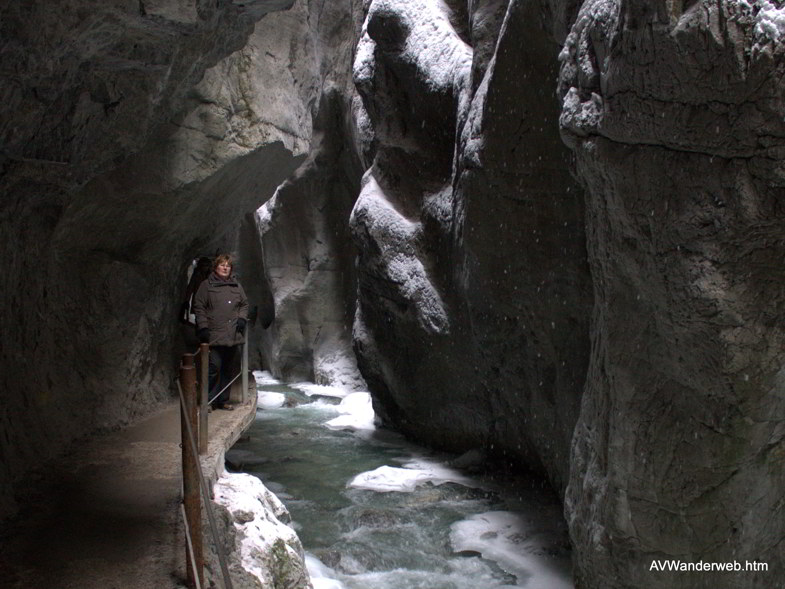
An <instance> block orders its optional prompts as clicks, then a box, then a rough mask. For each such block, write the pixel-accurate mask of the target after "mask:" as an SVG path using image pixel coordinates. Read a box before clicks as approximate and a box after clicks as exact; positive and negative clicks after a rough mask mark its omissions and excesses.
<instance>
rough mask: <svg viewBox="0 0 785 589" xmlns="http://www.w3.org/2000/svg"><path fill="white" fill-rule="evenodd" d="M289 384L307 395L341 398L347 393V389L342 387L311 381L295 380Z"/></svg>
mask: <svg viewBox="0 0 785 589" xmlns="http://www.w3.org/2000/svg"><path fill="white" fill-rule="evenodd" d="M289 386H290V387H291V388H293V389H297V390H298V391H301V392H303V393H305V394H306V395H308V396H309V397H313V396H314V395H320V396H322V397H335V398H337V399H343V398H344V397H345V396H346V395H348V394H349V391H347V390H346V389H345V388H343V387H339V386H328V385H323V384H314V383H312V382H296V383H294V384H290V385H289Z"/></svg>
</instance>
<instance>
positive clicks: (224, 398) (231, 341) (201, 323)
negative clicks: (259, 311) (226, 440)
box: [193, 254, 248, 411]
mask: <svg viewBox="0 0 785 589" xmlns="http://www.w3.org/2000/svg"><path fill="white" fill-rule="evenodd" d="M193 311H194V315H196V335H197V337H198V338H199V341H200V342H203V343H209V344H210V368H209V377H210V381H209V387H210V399H213V397H215V395H216V394H217V393H218V391H221V394H220V395H219V396H218V397H217V398H216V399H215V401H214V407H215V408H216V409H226V410H229V411H230V410H232V409H234V406H233V405H232V404H231V403H229V389H228V387H227V385H228V384H229V382H230V381H231V380H232V377H233V376H234V375H232V374H230V371H231V369H232V365H233V360H234V356H235V352H236V351H237V346H238V345H239V344H241V343H243V341H244V335H245V324H246V321H247V319H248V299H247V298H246V297H245V291H244V290H243V287H242V286H240V283H239V282H237V279H236V278H235V276H234V275H233V274H232V258H231V256H229V255H226V254H221V255H220V256H218V257H216V258H215V261H214V262H213V271H212V273H211V274H210V275H209V276H208V277H207V280H205V281H204V282H202V284H201V286H199V289H198V290H197V291H196V296H195V297H194V304H193ZM224 389H225V390H224Z"/></svg>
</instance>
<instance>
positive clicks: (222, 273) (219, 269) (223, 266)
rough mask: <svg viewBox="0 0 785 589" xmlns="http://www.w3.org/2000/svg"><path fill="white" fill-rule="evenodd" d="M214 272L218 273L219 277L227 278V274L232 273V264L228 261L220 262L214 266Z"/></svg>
mask: <svg viewBox="0 0 785 589" xmlns="http://www.w3.org/2000/svg"><path fill="white" fill-rule="evenodd" d="M215 273H216V274H218V277H219V278H223V279H226V278H229V275H230V274H231V273H232V265H231V264H230V263H228V262H221V263H220V264H218V265H217V266H216V267H215Z"/></svg>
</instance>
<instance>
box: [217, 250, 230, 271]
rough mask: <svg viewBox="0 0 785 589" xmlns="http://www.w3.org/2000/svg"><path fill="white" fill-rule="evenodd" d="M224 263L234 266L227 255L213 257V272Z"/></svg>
mask: <svg viewBox="0 0 785 589" xmlns="http://www.w3.org/2000/svg"><path fill="white" fill-rule="evenodd" d="M224 262H226V263H227V264H229V266H234V263H233V262H232V256H230V255H229V254H220V255H218V256H215V260H213V270H215V269H216V268H217V267H218V266H219V265H221V264H223V263H224Z"/></svg>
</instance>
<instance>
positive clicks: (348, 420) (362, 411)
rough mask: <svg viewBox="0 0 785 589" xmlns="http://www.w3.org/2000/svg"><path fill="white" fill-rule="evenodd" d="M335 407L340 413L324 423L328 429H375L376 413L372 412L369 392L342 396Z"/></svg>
mask: <svg viewBox="0 0 785 589" xmlns="http://www.w3.org/2000/svg"><path fill="white" fill-rule="evenodd" d="M337 409H338V412H339V413H341V415H340V416H339V417H336V418H335V419H331V420H330V421H328V422H327V423H325V425H326V426H327V427H329V428H330V429H351V430H357V431H368V430H374V429H376V426H375V425H374V418H375V417H376V414H375V413H374V412H373V405H372V404H371V395H370V394H369V393H351V394H349V395H347V396H346V397H344V399H343V400H342V401H341V403H340V405H338V407H337Z"/></svg>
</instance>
